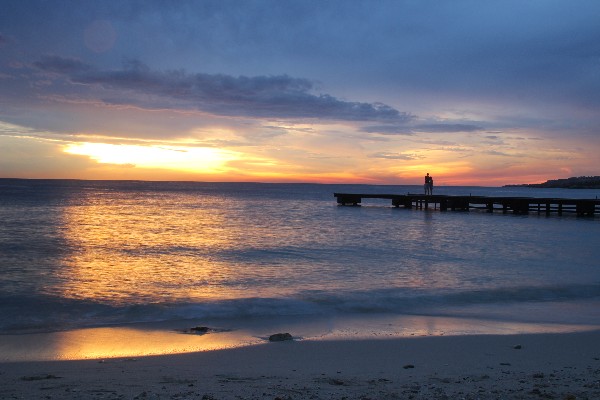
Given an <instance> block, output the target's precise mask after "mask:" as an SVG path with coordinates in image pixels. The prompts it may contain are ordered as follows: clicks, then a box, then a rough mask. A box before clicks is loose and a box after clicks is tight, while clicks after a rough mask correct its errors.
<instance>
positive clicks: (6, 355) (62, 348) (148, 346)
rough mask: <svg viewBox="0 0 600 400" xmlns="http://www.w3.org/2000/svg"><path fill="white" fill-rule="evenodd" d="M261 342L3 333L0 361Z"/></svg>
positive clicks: (119, 330)
mask: <svg viewBox="0 0 600 400" xmlns="http://www.w3.org/2000/svg"><path fill="white" fill-rule="evenodd" d="M258 342H260V340H259V339H257V338H253V337H250V336H248V335H247V334H245V333H244V332H241V331H238V332H220V333H217V334H206V335H196V334H183V333H178V332H175V331H168V330H148V329H137V328H123V327H116V328H115V327H109V328H91V329H77V330H72V331H65V332H53V333H39V334H30V335H5V336H4V337H3V340H2V343H1V344H0V361H9V362H12V361H44V360H82V359H108V358H118V357H143V356H152V355H163V354H180V353H189V352H196V351H210V350H221V349H227V348H233V347H239V346H243V345H251V344H256V343H258Z"/></svg>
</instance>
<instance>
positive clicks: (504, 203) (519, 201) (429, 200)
mask: <svg viewBox="0 0 600 400" xmlns="http://www.w3.org/2000/svg"><path fill="white" fill-rule="evenodd" d="M333 195H334V196H335V197H336V198H337V202H338V204H340V205H343V206H345V205H349V206H357V205H359V204H361V203H362V201H363V199H384V200H385V199H388V200H391V201H392V206H394V207H400V206H402V207H404V208H413V207H414V208H418V209H428V208H433V209H439V210H440V211H447V210H452V211H469V210H470V209H480V210H485V211H487V212H494V211H501V212H503V213H507V212H512V213H514V214H528V213H530V212H537V213H538V214H546V215H549V214H551V213H557V214H558V215H562V214H563V213H575V214H577V215H580V216H594V214H595V213H597V212H600V200H598V199H597V198H596V199H562V198H535V197H487V196H471V195H469V196H446V195H424V194H410V193H409V194H356V193H334V194H333Z"/></svg>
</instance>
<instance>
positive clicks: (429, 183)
mask: <svg viewBox="0 0 600 400" xmlns="http://www.w3.org/2000/svg"><path fill="white" fill-rule="evenodd" d="M423 187H424V188H425V194H433V178H432V177H431V176H429V172H428V173H427V175H425V185H423Z"/></svg>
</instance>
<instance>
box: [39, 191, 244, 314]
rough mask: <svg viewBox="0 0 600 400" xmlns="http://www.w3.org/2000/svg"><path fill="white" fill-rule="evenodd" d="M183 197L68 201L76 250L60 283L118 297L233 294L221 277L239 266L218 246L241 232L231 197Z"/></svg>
mask: <svg viewBox="0 0 600 400" xmlns="http://www.w3.org/2000/svg"><path fill="white" fill-rule="evenodd" d="M194 200H195V201H196V202H197V203H196V204H194V202H193V201H194ZM184 201H185V202H186V203H184V204H181V203H179V202H177V201H173V199H169V201H166V202H161V201H160V199H155V198H149V199H132V198H130V199H128V198H125V199H119V200H118V201H114V200H111V199H110V198H109V197H108V196H107V197H106V198H102V197H101V196H96V197H94V198H90V199H88V200H86V201H84V202H83V204H81V205H77V206H72V207H65V212H64V215H63V218H64V226H65V228H64V232H63V235H64V236H65V238H66V241H67V243H69V246H70V249H71V250H70V251H69V252H67V253H66V256H65V258H64V260H63V263H62V267H63V268H62V270H61V271H59V272H58V273H59V275H60V276H61V278H62V284H61V285H60V286H59V287H58V288H56V289H55V290H58V291H59V292H60V293H59V294H60V296H62V297H65V298H78V299H93V300H94V301H100V302H108V303H113V304H114V303H120V304H122V303H138V302H153V303H155V302H160V301H161V300H169V301H173V300H184V299H185V300H189V299H190V298H195V299H198V298H219V297H223V296H227V293H226V292H225V291H224V289H223V288H222V287H220V286H219V284H220V283H221V282H223V281H224V280H227V279H229V278H228V277H229V274H231V273H232V271H231V270H230V267H229V266H228V265H225V264H224V263H222V262H217V261H215V260H214V259H213V258H212V257H211V252H213V251H215V250H220V249H226V248H228V247H229V246H230V245H231V244H232V243H235V240H236V237H238V236H239V235H240V234H241V233H240V232H238V230H236V228H235V227H234V226H233V225H232V224H228V222H227V215H226V211H223V210H226V209H227V207H223V202H224V201H226V200H224V199H219V201H220V204H219V208H216V207H215V208H210V207H200V206H198V205H199V204H200V202H201V201H207V199H192V200H190V199H189V198H184ZM210 201H214V199H211V200H210ZM165 204H166V205H167V206H166V207H165ZM49 290H52V288H49Z"/></svg>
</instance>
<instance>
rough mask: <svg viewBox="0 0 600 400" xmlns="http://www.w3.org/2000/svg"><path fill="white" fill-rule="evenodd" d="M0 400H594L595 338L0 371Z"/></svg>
mask: <svg viewBox="0 0 600 400" xmlns="http://www.w3.org/2000/svg"><path fill="white" fill-rule="evenodd" d="M0 398H2V399H13V398H14V399H20V398H46V399H58V398H64V399H88V398H95V399H117V398H125V399H215V400H216V399H344V398H346V399H561V400H564V399H597V398H600V331H589V332H577V333H560V334H555V333H552V334H526V335H460V336H436V337H411V338H400V339H381V340H373V339H371V340H331V341H329V340H324V341H311V340H304V341H303V340H300V341H295V340H294V341H283V342H268V341H265V342H264V343H263V344H258V345H253V346H245V347H240V348H233V349H225V350H215V351H204V352H194V353H186V354H176V355H162V356H150V357H127V358H104V359H90V360H75V361H43V362H9V363H2V364H0Z"/></svg>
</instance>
